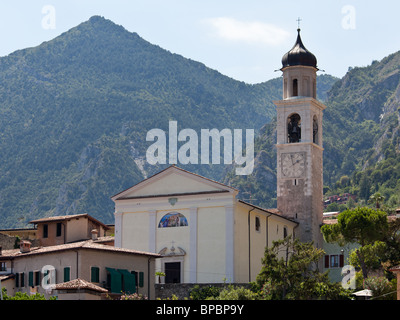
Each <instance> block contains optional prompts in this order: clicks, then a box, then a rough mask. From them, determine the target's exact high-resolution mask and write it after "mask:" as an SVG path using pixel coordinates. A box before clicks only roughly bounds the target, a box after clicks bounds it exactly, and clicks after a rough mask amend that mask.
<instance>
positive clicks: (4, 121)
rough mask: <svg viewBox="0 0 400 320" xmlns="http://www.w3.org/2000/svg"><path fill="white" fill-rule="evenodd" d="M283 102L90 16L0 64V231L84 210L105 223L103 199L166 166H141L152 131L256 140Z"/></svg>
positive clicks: (276, 93) (264, 88) (273, 88)
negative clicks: (234, 133)
mask: <svg viewBox="0 0 400 320" xmlns="http://www.w3.org/2000/svg"><path fill="white" fill-rule="evenodd" d="M280 96H281V84H280V82H279V81H277V80H276V79H274V80H271V81H267V82H265V83H262V84H257V85H249V84H246V83H244V82H240V81H236V80H234V79H231V78H229V77H227V76H224V75H222V74H220V73H219V72H217V71H215V70H212V69H210V68H207V67H206V66H205V65H204V64H202V63H199V62H196V61H193V60H190V59H186V58H184V57H182V56H180V55H177V54H173V53H171V52H169V51H167V50H164V49H162V48H160V47H158V46H156V45H153V44H150V43H149V42H147V41H145V40H144V39H142V38H141V37H140V36H139V35H137V34H136V33H131V32H128V31H127V30H125V29H124V28H123V27H122V26H118V25H116V24H114V23H113V22H111V21H109V20H107V19H105V18H103V17H99V16H94V17H92V18H90V19H89V20H88V21H86V22H84V23H82V24H80V25H78V26H77V27H75V28H73V29H71V30H69V31H67V32H65V33H63V34H61V35H60V36H59V37H57V38H55V39H53V40H51V41H48V42H44V43H42V44H41V45H39V46H37V47H34V48H27V49H24V50H19V51H16V52H14V53H12V54H10V55H8V56H6V57H2V58H0V127H1V131H0V160H1V164H2V165H1V166H0V228H8V227H23V226H26V225H28V224H29V221H31V220H33V219H36V218H40V217H44V216H52V215H65V214H74V213H82V212H87V213H89V214H91V215H92V216H94V217H96V218H98V219H100V220H101V221H103V222H105V223H113V221H114V217H113V212H114V207H113V203H112V201H111V200H110V197H111V196H112V195H114V194H116V193H118V192H120V191H121V190H123V189H125V188H127V187H129V186H131V185H133V184H135V183H137V182H139V181H141V180H142V179H144V178H145V177H146V176H148V175H150V174H152V173H154V172H156V171H158V170H159V169H161V168H163V167H165V166H150V165H148V164H147V162H146V161H145V154H146V148H148V147H149V145H150V144H149V142H146V133H147V132H148V131H149V130H151V129H153V128H160V129H162V130H165V131H167V130H168V124H169V121H170V120H176V121H178V129H179V130H180V129H183V128H191V129H194V130H196V132H199V130H200V129H212V128H217V129H220V130H221V129H223V128H229V129H232V130H233V129H246V128H254V129H256V131H257V132H258V131H259V129H260V128H261V127H262V126H263V125H264V124H265V123H267V122H269V121H270V120H271V119H272V118H273V117H274V115H275V109H274V106H273V103H272V101H273V100H276V99H279V98H280ZM185 168H187V169H188V170H193V171H195V172H197V173H199V174H202V175H205V176H207V177H210V178H213V179H216V180H218V179H220V178H222V177H223V174H224V171H223V169H222V168H223V166H218V165H214V166H211V165H210V166H207V165H203V166H187V167H185Z"/></svg>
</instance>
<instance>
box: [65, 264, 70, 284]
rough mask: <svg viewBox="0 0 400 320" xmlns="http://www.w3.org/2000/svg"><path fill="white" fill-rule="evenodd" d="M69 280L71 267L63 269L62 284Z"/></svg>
mask: <svg viewBox="0 0 400 320" xmlns="http://www.w3.org/2000/svg"><path fill="white" fill-rule="evenodd" d="M70 280H71V267H65V268H64V282H67V281H70Z"/></svg>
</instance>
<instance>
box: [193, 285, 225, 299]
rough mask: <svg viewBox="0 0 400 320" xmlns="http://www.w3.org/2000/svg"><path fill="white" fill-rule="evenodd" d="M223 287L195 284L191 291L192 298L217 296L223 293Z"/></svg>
mask: <svg viewBox="0 0 400 320" xmlns="http://www.w3.org/2000/svg"><path fill="white" fill-rule="evenodd" d="M221 290H222V289H221V288H217V287H214V286H207V287H200V286H199V285H195V286H194V287H193V289H192V290H191V291H190V299H191V300H206V299H208V298H216V297H218V296H219V294H220V293H221Z"/></svg>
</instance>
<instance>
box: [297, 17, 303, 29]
mask: <svg viewBox="0 0 400 320" xmlns="http://www.w3.org/2000/svg"><path fill="white" fill-rule="evenodd" d="M296 21H297V29H300V22H301V21H302V20H301V19H300V17H298V18H297V20H296Z"/></svg>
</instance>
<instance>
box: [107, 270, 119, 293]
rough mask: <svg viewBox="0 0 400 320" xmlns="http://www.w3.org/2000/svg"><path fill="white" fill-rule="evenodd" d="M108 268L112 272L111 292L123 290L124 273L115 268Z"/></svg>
mask: <svg viewBox="0 0 400 320" xmlns="http://www.w3.org/2000/svg"><path fill="white" fill-rule="evenodd" d="M106 270H107V271H108V272H109V273H110V276H111V283H110V287H111V288H110V290H111V293H121V291H122V274H121V273H119V272H118V271H117V270H115V269H113V268H106Z"/></svg>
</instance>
